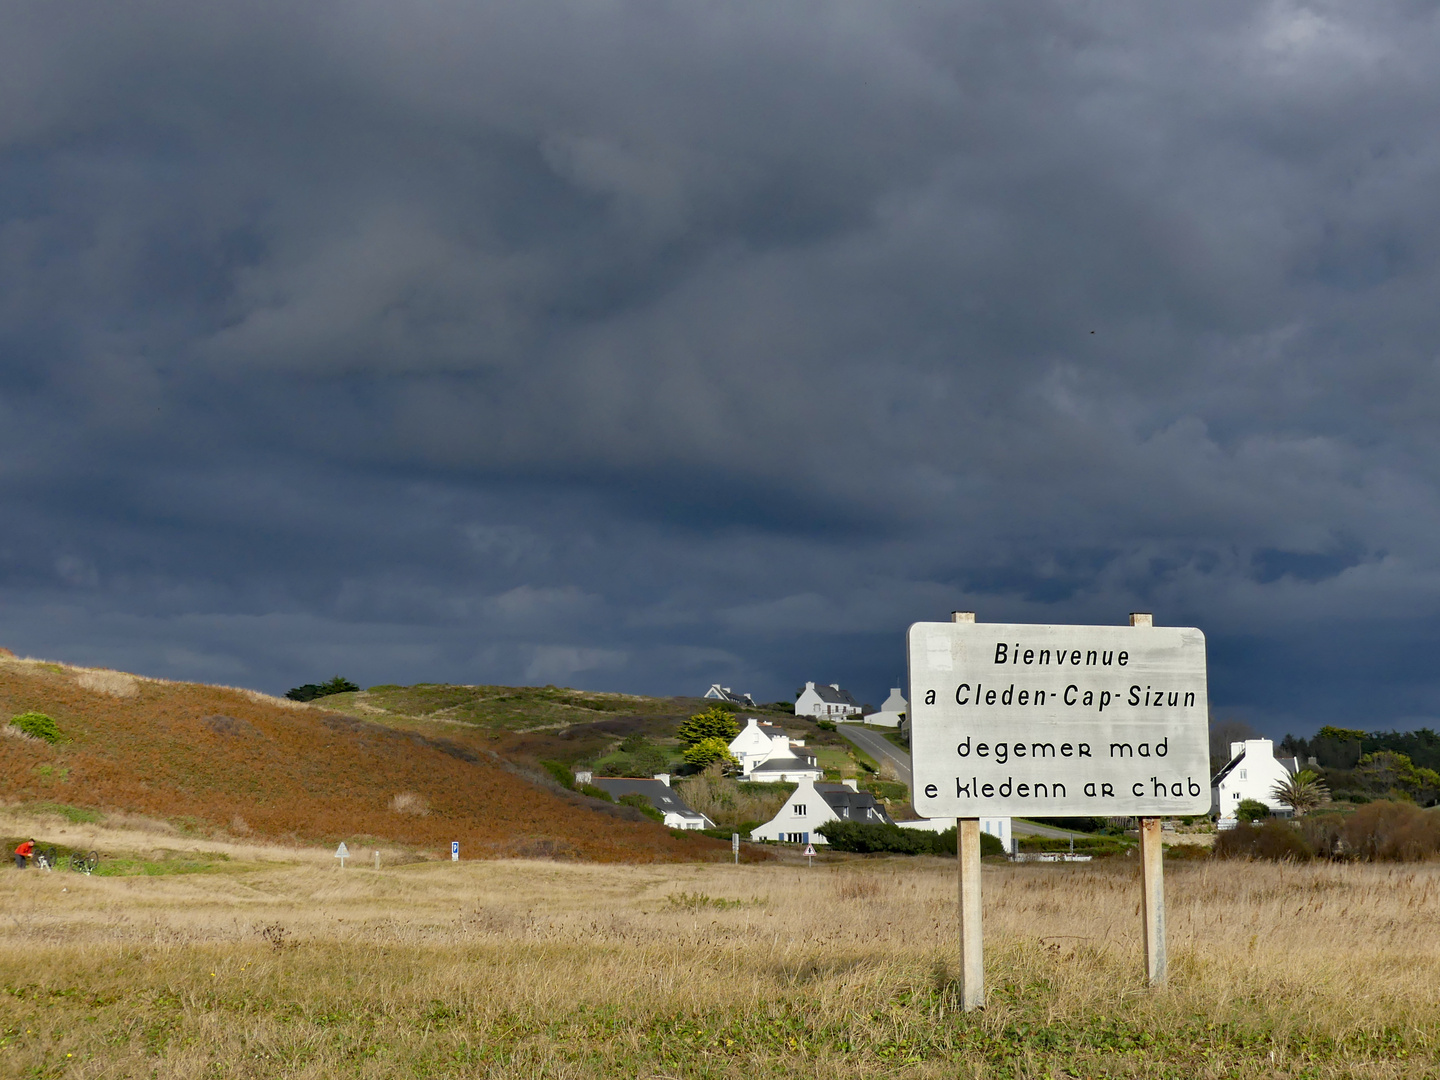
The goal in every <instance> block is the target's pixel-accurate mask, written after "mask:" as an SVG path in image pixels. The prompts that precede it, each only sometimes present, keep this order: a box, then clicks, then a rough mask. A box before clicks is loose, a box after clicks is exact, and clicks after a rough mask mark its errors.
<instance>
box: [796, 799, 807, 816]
mask: <svg viewBox="0 0 1440 1080" xmlns="http://www.w3.org/2000/svg"><path fill="white" fill-rule="evenodd" d="M795 816H796V817H804V816H805V804H804V803H803V802H802V803H796V804H795Z"/></svg>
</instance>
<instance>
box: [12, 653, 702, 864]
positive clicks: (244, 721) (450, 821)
mask: <svg viewBox="0 0 1440 1080" xmlns="http://www.w3.org/2000/svg"><path fill="white" fill-rule="evenodd" d="M28 710H36V711H39V712H43V713H46V714H48V715H49V716H51V717H53V718H54V719H55V721H56V722H57V724H58V725H59V727H60V730H61V731H62V732H63V733H64V735H65V736H66V740H67V741H65V742H64V743H62V744H61V745H58V746H51V745H49V744H48V743H45V742H42V741H39V740H34V739H20V738H11V737H6V738H3V739H0V752H3V762H4V764H3V768H0V798H3V799H6V800H8V801H11V802H57V803H64V804H67V805H70V806H80V807H88V808H94V809H97V810H101V811H107V812H114V811H129V812H132V813H140V814H146V815H151V816H154V817H160V818H165V819H169V820H172V821H179V822H182V823H192V824H194V825H196V826H200V827H209V828H217V829H227V830H230V831H232V832H242V833H253V834H258V835H261V836H268V837H273V838H293V839H295V840H314V841H325V842H331V843H333V842H335V841H338V840H348V841H364V840H368V839H376V840H387V841H391V842H395V843H401V844H406V845H413V846H416V847H421V848H428V849H431V850H433V851H436V852H439V851H440V850H442V849H443V850H445V851H448V849H449V844H450V841H452V840H459V841H460V850H461V854H462V855H463V856H465V857H467V858H472V857H502V856H511V855H555V856H561V857H575V858H585V859H596V860H604V861H616V860H639V861H652V860H674V859H697V858H698V859H705V858H715V857H719V856H721V855H724V854H728V849H729V845H727V844H723V843H722V842H720V841H716V840H713V839H710V838H709V837H704V836H699V835H686V836H679V835H676V834H674V833H672V832H671V831H670V830H668V829H666V828H664V827H663V826H660V825H658V824H655V823H653V822H651V821H649V820H646V819H644V818H643V817H642V816H641V815H640V814H639V813H638V811H635V810H633V809H631V808H629V807H616V806H610V805H608V804H605V803H600V802H597V801H596V800H593V799H587V798H585V797H583V796H580V795H576V794H574V793H571V792H566V791H563V790H560V789H558V787H555V788H552V787H548V786H546V784H545V782H544V781H543V780H535V779H527V777H526V775H524V774H522V773H521V772H520V771H519V770H516V769H515V768H514V767H513V766H511V765H510V764H509V763H508V762H505V761H504V760H502V759H500V758H497V757H495V756H494V755H492V754H488V753H486V752H485V751H483V750H477V749H475V748H473V747H471V746H467V745H461V744H456V743H449V742H447V741H445V740H442V739H427V738H424V737H422V736H419V735H415V734H412V733H408V732H403V731H396V730H393V729H391V728H386V727H382V726H379V725H376V724H370V723H366V722H365V721H361V720H355V719H353V718H351V717H347V716H342V715H339V714H337V713H333V712H329V711H326V710H325V709H323V708H320V707H318V706H314V705H301V704H297V703H295V702H290V701H286V700H284V699H281V698H273V697H270V696H268V695H265V694H259V693H256V692H254V691H249V690H236V689H231V688H228V687H221V686H205V685H201V684H196V683H175V682H165V681H162V680H155V679H145V678H139V677H136V676H132V675H126V674H124V673H122V672H113V671H97V670H91V669H85V668H74V667H68V666H66V665H61V664H50V663H44V662H41V661H36V660H17V659H14V658H8V657H0V726H3V725H4V724H6V723H7V722H8V721H9V719H10V717H11V716H13V715H15V714H17V713H21V712H25V711H28ZM397 796H399V797H400V798H398V799H397Z"/></svg>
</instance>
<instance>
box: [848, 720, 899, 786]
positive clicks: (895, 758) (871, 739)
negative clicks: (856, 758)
mask: <svg viewBox="0 0 1440 1080" xmlns="http://www.w3.org/2000/svg"><path fill="white" fill-rule="evenodd" d="M835 730H836V731H838V732H840V734H841V735H844V736H845V738H847V739H849V740H850V741H851V742H852V743H854V744H855V745H856V746H858V747H859V748H860V749H861V750H864V751H865V752H866V753H867V754H869V755H870V756H871V757H872V758H874V759H875V760H876V761H878V762H886V761H888V762H889V763H890V764H891V765H893V766H895V779H896V780H899V781H900V782H901V783H902V784H904V785H905V786H906V787H907V788H913V787H914V786H915V781H914V779H913V778H912V777H911V775H910V755H909V754H907V753H906V752H905V751H904V750H901V749H900V747H898V746H896V745H895V744H894V743H892V742H891V741H890V740H889V739H887V738H885V736H884V735H881V734H880V733H879V732H878V731H871V730H870V729H869V728H865V727H861V726H860V725H859V724H836V725H835Z"/></svg>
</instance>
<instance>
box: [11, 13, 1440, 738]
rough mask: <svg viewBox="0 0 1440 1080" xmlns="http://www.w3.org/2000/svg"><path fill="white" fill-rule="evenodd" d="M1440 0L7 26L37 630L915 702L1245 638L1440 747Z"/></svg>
mask: <svg viewBox="0 0 1440 1080" xmlns="http://www.w3.org/2000/svg"><path fill="white" fill-rule="evenodd" d="M1437 61H1440V15H1437V7H1436V6H1435V5H1433V4H1415V3H1375V4H1369V5H1365V6H1363V7H1355V6H1342V5H1333V4H1308V5H1307V4H1286V3H1277V4H1260V5H1256V4H1238V3H1216V4H1209V5H1204V6H1203V7H1201V6H1195V7H1193V8H1188V9H1173V8H1167V9H1156V8H1154V7H1153V6H1149V5H1143V4H1139V3H1102V4H1094V5H1085V6H1078V5H1071V4H1059V3H1055V4H1035V5H1025V6H1023V7H1022V6H1018V5H1006V6H993V5H980V4H925V3H916V4H904V5H900V4H894V5H877V4H868V3H867V4H860V3H855V4H844V3H825V4H819V3H816V4H793V5H786V6H783V7H775V6H774V5H764V4H758V3H755V4H744V3H741V4H727V5H692V4H653V3H645V4H642V3H622V2H617V3H606V4H600V3H574V4H539V5H493V6H487V5H468V6H461V5H453V4H441V3H420V4H414V5H407V6H406V7H404V8H396V7H394V6H393V5H382V4H378V3H368V4H367V3H356V4H347V5H338V4H309V5H300V6H294V5H289V6H282V5H278V4H260V3H257V4H249V5H245V6H243V8H238V7H237V8H234V9H232V10H230V11H228V12H226V11H219V10H206V9H197V8H195V7H194V6H193V5H182V4H178V3H176V4H171V3H161V2H155V3H149V4H143V5H134V6H129V7H126V8H124V9H121V8H116V7H114V6H113V5H101V4H83V3H81V4H70V5H66V6H64V7H63V8H57V7H55V6H53V5H12V6H11V7H9V8H7V9H6V11H5V13H4V14H0V72H3V74H0V85H3V93H0V419H3V421H4V424H5V430H6V432H7V435H8V438H7V440H6V449H5V452H4V454H3V456H0V498H3V500H4V502H3V505H4V508H5V511H6V513H5V521H6V523H7V527H6V528H5V530H4V532H3V535H0V598H3V601H4V603H3V607H0V634H3V635H4V643H6V644H9V645H10V646H11V647H12V648H15V649H16V650H17V651H22V652H29V653H34V654H36V655H49V656H54V657H57V658H62V659H67V660H73V661H77V662H86V663H98V664H108V665H113V666H117V667H126V668H129V669H132V670H137V671H142V672H147V673H151V674H157V675H168V676H174V677H193V678H203V679H212V680H216V681H223V682H236V683H243V684H246V685H254V686H259V687H261V688H264V689H268V690H283V689H284V688H285V687H287V686H290V685H293V684H295V683H297V682H300V681H307V680H312V679H314V678H317V677H325V676H328V675H329V674H332V673H333V672H335V671H341V672H344V673H345V674H347V675H349V676H350V677H351V678H354V679H357V680H358V681H361V682H364V683H378V682H388V681H404V682H411V681H419V680H429V681H439V680H455V681H467V682H536V681H538V682H556V683H572V684H577V685H584V686H590V687H595V688H609V689H629V690H635V691H644V692H656V693H675V692H695V691H697V690H698V689H703V687H704V686H707V685H708V684H709V683H710V682H712V681H715V680H720V681H723V682H725V683H726V684H727V685H734V686H737V687H739V688H744V689H747V690H751V691H753V692H755V693H757V694H758V695H759V696H762V697H765V698H775V697H782V696H788V695H789V694H790V693H792V692H793V690H794V688H795V687H796V686H798V685H801V684H802V683H803V680H805V679H807V678H823V679H825V680H827V681H831V680H839V681H843V682H844V683H846V684H847V685H854V686H855V687H856V689H857V692H858V693H859V694H860V696H861V697H862V698H869V699H871V700H874V701H878V700H880V698H881V697H883V695H884V693H885V688H886V687H887V686H889V685H891V680H893V679H894V678H896V677H897V676H898V675H899V674H900V672H901V670H902V667H903V662H904V654H903V636H902V635H903V630H904V627H905V626H906V625H908V623H910V622H912V621H914V620H917V619H931V618H943V617H944V615H945V613H946V612H948V611H949V610H951V609H952V608H972V609H974V610H976V611H977V612H978V613H979V616H980V618H981V619H984V620H996V621H998V620H1012V621H1037V622H1072V621H1077V622H1078V621H1094V622H1118V621H1123V619H1124V617H1125V614H1126V613H1127V612H1129V611H1131V610H1152V611H1154V612H1155V614H1156V617H1157V621H1159V622H1162V623H1169V624H1172V625H1173V624H1182V623H1183V624H1193V625H1197V626H1200V627H1202V628H1203V629H1205V630H1206V632H1207V635H1208V637H1209V641H1210V652H1211V689H1212V701H1213V704H1214V706H1215V709H1216V711H1217V712H1218V713H1221V714H1231V713H1234V714H1239V715H1244V716H1247V717H1249V718H1250V719H1252V721H1254V722H1256V723H1257V724H1258V725H1259V726H1261V727H1263V728H1266V729H1268V730H1271V731H1275V732H1279V731H1282V730H1284V729H1285V728H1287V727H1289V728H1292V729H1294V730H1297V731H1302V730H1310V729H1313V728H1314V727H1315V726H1318V725H1319V724H1321V723H1327V722H1344V723H1353V724H1356V725H1359V726H1366V727H1380V726H1389V725H1392V724H1396V725H1409V724H1412V723H1433V722H1434V718H1435V716H1436V713H1437V711H1440V708H1437V703H1440V680H1437V675H1436V674H1435V672H1436V671H1437V669H1436V666H1435V665H1434V664H1433V663H1432V662H1430V661H1429V657H1430V655H1431V654H1432V653H1433V652H1434V650H1435V648H1436V647H1437V645H1440V573H1437V572H1440V545H1437V540H1436V538H1437V536H1440V529H1437V525H1440V520H1437V519H1440V499H1437V494H1436V473H1437V467H1440V446H1437V440H1436V436H1435V432H1436V424H1435V415H1434V414H1435V412H1436V408H1437V404H1436V403H1437V400H1440V398H1437V393H1436V391H1437V385H1436V383H1437V378H1440V366H1437V359H1440V345H1437V343H1440V305H1437V303H1436V297H1437V296H1440V288H1437V286H1440V273H1437V255H1440V207H1437V204H1436V201H1435V198H1434V192H1435V191H1436V190H1437V179H1440V135H1437V130H1440V128H1437V125H1436V122H1435V121H1436V112H1437V107H1436V105H1435V102H1436V101H1440V75H1437V72H1440V63H1437Z"/></svg>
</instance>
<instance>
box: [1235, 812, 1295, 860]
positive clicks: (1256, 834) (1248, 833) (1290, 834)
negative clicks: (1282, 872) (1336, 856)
mask: <svg viewBox="0 0 1440 1080" xmlns="http://www.w3.org/2000/svg"><path fill="white" fill-rule="evenodd" d="M1215 857H1216V858H1217V859H1269V860H1271V861H1272V862H1309V861H1310V860H1311V859H1313V858H1314V857H1315V852H1314V850H1313V849H1312V848H1311V847H1310V845H1309V844H1307V843H1306V842H1305V838H1304V837H1303V836H1301V835H1300V831H1299V830H1298V829H1296V828H1295V827H1294V826H1293V825H1290V824H1289V823H1287V822H1284V821H1265V822H1262V823H1260V824H1258V825H1256V824H1252V823H1251V822H1248V821H1242V822H1240V823H1239V824H1238V825H1236V826H1235V828H1233V829H1227V830H1226V831H1225V832H1222V833H1220V834H1219V835H1218V836H1217V837H1216V838H1215Z"/></svg>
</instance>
